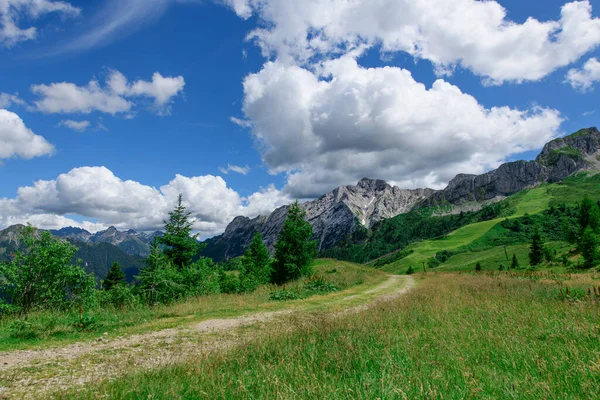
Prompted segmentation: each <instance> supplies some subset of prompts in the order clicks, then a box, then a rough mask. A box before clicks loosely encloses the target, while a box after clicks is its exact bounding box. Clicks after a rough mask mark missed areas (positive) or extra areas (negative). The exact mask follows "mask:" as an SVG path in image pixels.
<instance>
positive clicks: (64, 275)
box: [0, 195, 316, 316]
mask: <svg viewBox="0 0 600 400" xmlns="http://www.w3.org/2000/svg"><path fill="white" fill-rule="evenodd" d="M190 217H191V213H190V212H188V211H187V210H186V207H185V206H184V205H183V199H182V196H181V195H180V196H179V199H178V201H177V205H176V206H175V208H174V209H173V210H172V211H171V212H169V218H168V219H167V220H165V221H164V226H165V229H164V230H165V234H164V235H163V236H162V237H157V238H156V239H155V241H154V244H153V246H152V250H151V253H150V255H149V256H148V257H147V259H146V260H145V265H144V267H143V268H142V269H141V270H140V272H139V274H138V275H137V276H136V277H135V280H134V282H133V284H131V285H129V284H128V283H127V282H126V279H125V274H124V273H123V271H122V270H121V267H120V265H119V263H114V264H113V265H112V267H111V269H110V270H109V272H108V274H107V275H106V277H105V279H103V280H102V281H100V282H99V283H97V282H96V279H95V278H94V276H93V275H91V274H88V273H86V272H85V270H84V269H83V268H82V266H81V262H77V263H73V262H72V258H73V255H74V254H75V253H76V251H77V248H76V247H75V246H74V245H72V244H71V243H69V242H67V241H64V240H61V239H59V238H55V237H54V236H52V235H51V234H50V233H49V232H40V231H38V230H36V229H35V228H33V227H32V226H27V227H26V228H24V229H23V230H22V232H21V234H20V236H21V237H20V246H19V248H18V249H17V250H16V251H15V252H14V254H13V256H12V257H11V259H10V260H9V261H6V262H3V263H0V316H2V315H7V314H17V313H18V314H24V313H28V312H30V311H33V310H46V309H68V308H70V307H79V308H80V309H83V308H84V307H86V308H88V309H89V308H93V307H104V306H107V305H108V306H115V307H125V306H127V305H133V304H147V305H155V304H166V303H171V302H174V301H178V300H182V299H185V298H189V297H193V296H202V295H208V294H214V293H221V292H224V293H245V292H251V291H254V290H256V289H257V288H258V287H259V286H261V285H265V284H269V283H273V284H284V283H286V282H289V281H291V280H295V279H298V278H301V277H303V276H309V275H311V274H312V269H311V264H312V261H313V259H314V257H315V256H316V242H314V241H310V237H311V235H312V228H311V226H310V224H309V223H308V222H306V220H305V213H304V211H303V210H302V209H301V207H300V206H299V204H298V203H297V202H296V203H294V204H293V205H292V206H290V208H289V210H288V213H287V218H286V220H285V223H284V225H283V228H282V230H281V232H280V235H279V238H278V241H277V243H276V245H275V255H274V257H273V258H271V256H270V254H269V251H268V249H267V247H266V246H265V244H264V242H263V240H262V237H261V234H260V233H259V232H257V233H256V234H255V235H254V237H253V239H252V242H251V243H250V245H249V246H248V248H247V250H246V253H245V255H244V256H243V257H242V258H241V262H240V263H239V270H238V271H236V272H232V271H225V270H224V269H223V268H222V266H219V265H217V264H215V263H214V262H213V261H212V260H211V259H209V258H205V257H201V258H200V259H198V260H196V261H194V258H195V257H196V255H197V254H198V253H199V252H200V251H201V244H200V243H199V242H198V240H197V236H198V235H197V234H192V231H193V222H192V219H191V218H190Z"/></svg>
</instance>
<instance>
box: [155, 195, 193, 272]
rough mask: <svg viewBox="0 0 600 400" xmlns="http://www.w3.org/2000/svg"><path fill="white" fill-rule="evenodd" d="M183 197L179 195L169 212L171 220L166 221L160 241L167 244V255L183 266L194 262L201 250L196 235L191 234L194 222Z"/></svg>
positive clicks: (164, 244) (165, 250)
mask: <svg viewBox="0 0 600 400" xmlns="http://www.w3.org/2000/svg"><path fill="white" fill-rule="evenodd" d="M182 203H183V198H182V196H181V195H179V198H178V200H177V206H176V207H175V209H173V211H171V212H169V220H168V221H163V222H164V223H165V233H164V235H163V236H162V237H160V238H158V242H159V243H160V244H161V245H163V246H165V249H164V253H165V255H166V256H167V257H168V258H169V259H170V260H171V261H173V264H175V265H176V266H177V267H179V268H182V267H184V266H187V265H189V264H191V263H192V259H193V257H194V256H195V255H196V254H197V253H198V251H199V250H200V246H199V244H198V241H197V240H196V237H197V236H198V235H194V236H191V233H192V222H191V221H190V215H191V214H192V213H190V212H187V211H186V208H185V207H184V206H183V204H182Z"/></svg>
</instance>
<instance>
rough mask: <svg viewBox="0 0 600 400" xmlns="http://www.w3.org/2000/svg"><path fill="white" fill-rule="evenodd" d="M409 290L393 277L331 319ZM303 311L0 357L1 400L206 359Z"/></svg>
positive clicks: (409, 282)
mask: <svg viewBox="0 0 600 400" xmlns="http://www.w3.org/2000/svg"><path fill="white" fill-rule="evenodd" d="M414 285H415V282H414V279H413V278H412V277H409V276H397V275H392V276H390V278H389V279H388V280H386V281H385V282H383V283H382V284H380V285H379V286H377V287H375V288H373V289H370V290H367V291H365V292H363V293H360V294H357V295H354V296H350V297H347V298H345V299H342V301H345V300H349V299H350V298H353V299H355V300H356V299H357V298H361V297H362V298H364V303H362V304H360V305H358V306H353V307H348V308H345V309H344V310H343V311H340V312H336V313H333V314H331V316H332V317H336V316H341V315H347V314H349V313H354V312H360V311H363V310H365V309H368V308H369V307H372V306H373V305H375V304H377V303H379V302H381V301H384V300H388V299H391V298H394V297H398V296H401V295H402V294H404V293H406V292H407V291H409V290H410V289H411V288H413V287H414ZM302 312H306V310H303V309H294V310H283V311H276V312H269V313H257V314H252V315H248V316H242V317H236V318H228V319H212V320H206V321H202V322H200V323H198V324H195V325H191V326H185V327H180V328H173V329H164V330H160V331H156V332H150V333H145V334H140V335H130V336H125V337H115V338H111V337H109V336H102V337H100V338H98V339H97V340H96V341H93V342H80V343H75V344H71V345H68V346H65V347H62V348H50V349H44V350H19V351H12V352H5V353H0V399H3V398H9V399H10V398H13V396H14V398H34V397H43V394H44V393H47V392H48V391H55V390H61V389H66V388H70V387H73V386H74V385H84V384H85V383H88V382H92V381H98V380H102V379H114V378H116V377H119V376H121V375H122V374H123V373H125V371H127V372H131V371H134V370H139V369H150V368H158V367H162V366H166V365H169V364H173V363H177V362H182V361H184V360H185V359H189V358H190V357H194V356H202V357H206V356H210V354H211V353H213V352H216V351H222V350H224V349H227V348H230V347H232V346H236V345H241V344H243V343H244V342H245V341H248V340H250V339H251V338H252V332H251V331H250V329H252V328H254V329H256V328H261V327H263V326H264V325H265V324H267V323H269V322H270V321H273V320H274V319H276V318H281V317H284V316H286V315H290V314H292V313H294V314H296V313H302ZM250 327H251V328H250ZM3 396H4V397H3ZM6 396H10V397H6Z"/></svg>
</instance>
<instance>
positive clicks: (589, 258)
mask: <svg viewBox="0 0 600 400" xmlns="http://www.w3.org/2000/svg"><path fill="white" fill-rule="evenodd" d="M579 251H581V254H582V255H583V259H584V267H585V268H592V267H594V266H595V265H596V263H597V262H598V258H599V257H598V256H599V254H598V238H597V237H596V235H595V234H594V232H593V231H592V229H591V228H589V227H588V228H586V230H585V231H584V232H583V235H582V236H581V240H580V242H579Z"/></svg>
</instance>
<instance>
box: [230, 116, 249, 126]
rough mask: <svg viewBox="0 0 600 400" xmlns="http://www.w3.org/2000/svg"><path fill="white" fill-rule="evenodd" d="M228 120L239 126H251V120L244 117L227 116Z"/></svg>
mask: <svg viewBox="0 0 600 400" xmlns="http://www.w3.org/2000/svg"><path fill="white" fill-rule="evenodd" d="M229 120H230V121H231V122H233V123H234V124H236V125H237V126H239V127H241V128H251V127H252V122H251V121H248V120H245V119H241V118H237V117H229Z"/></svg>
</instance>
